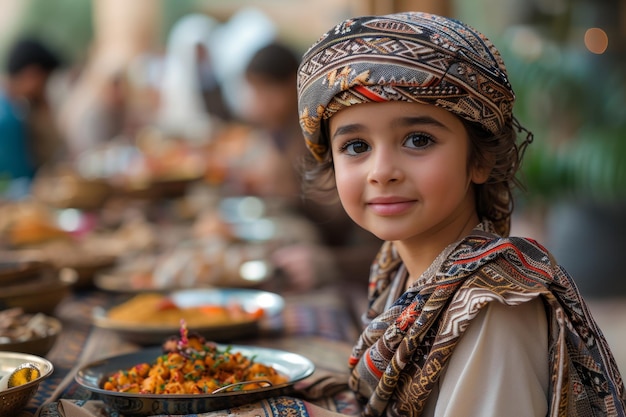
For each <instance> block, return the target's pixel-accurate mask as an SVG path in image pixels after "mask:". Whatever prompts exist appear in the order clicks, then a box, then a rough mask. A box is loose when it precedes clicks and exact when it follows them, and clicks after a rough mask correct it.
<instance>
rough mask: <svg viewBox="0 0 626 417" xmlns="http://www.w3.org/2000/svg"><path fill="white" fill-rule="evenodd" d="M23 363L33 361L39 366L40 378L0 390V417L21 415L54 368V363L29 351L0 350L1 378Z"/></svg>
mask: <svg viewBox="0 0 626 417" xmlns="http://www.w3.org/2000/svg"><path fill="white" fill-rule="evenodd" d="M23 363H32V364H34V365H35V366H36V367H37V368H39V373H40V375H39V378H36V379H34V380H32V381H30V382H28V383H26V384H24V385H20V386H17V387H13V388H8V389H6V390H4V391H0V417H15V416H17V415H19V414H20V412H21V411H22V410H23V409H24V408H25V407H26V406H27V405H28V402H29V401H30V399H31V398H33V396H34V395H35V393H36V392H37V389H38V388H39V384H40V383H41V381H43V380H44V379H46V378H48V377H49V376H50V375H51V374H52V371H53V370H54V367H53V366H52V363H51V362H50V361H48V360H46V359H44V358H42V357H39V356H36V355H30V354H27V353H17V352H0V378H1V377H3V376H4V375H6V374H9V373H11V372H12V371H13V370H14V369H15V368H17V367H18V366H20V365H21V364H23Z"/></svg>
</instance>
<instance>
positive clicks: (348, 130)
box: [332, 116, 450, 138]
mask: <svg viewBox="0 0 626 417" xmlns="http://www.w3.org/2000/svg"><path fill="white" fill-rule="evenodd" d="M416 125H432V126H436V127H440V128H443V129H446V130H450V129H449V128H448V126H446V125H445V124H443V123H441V122H440V121H439V120H437V119H435V118H433V117H431V116H415V117H413V116H408V117H399V118H397V119H394V120H393V122H392V127H409V126H416ZM365 129H366V128H365V126H364V125H363V124H360V123H354V124H348V125H343V126H339V127H338V128H337V130H336V131H335V133H334V134H333V136H332V138H335V137H337V136H340V135H346V134H352V133H358V132H362V131H363V130H365Z"/></svg>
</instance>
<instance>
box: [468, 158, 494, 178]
mask: <svg viewBox="0 0 626 417" xmlns="http://www.w3.org/2000/svg"><path fill="white" fill-rule="evenodd" d="M495 163H496V158H495V156H494V155H493V154H491V153H490V154H487V155H485V157H484V158H480V159H478V160H477V161H476V163H474V164H473V166H472V170H471V172H470V177H471V180H472V182H473V183H474V184H484V183H485V182H487V180H488V179H489V176H490V175H491V170H492V169H493V166H494V165H495Z"/></svg>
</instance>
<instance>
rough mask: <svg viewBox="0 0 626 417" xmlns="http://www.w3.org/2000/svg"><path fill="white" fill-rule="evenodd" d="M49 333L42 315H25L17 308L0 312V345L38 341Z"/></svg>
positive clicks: (49, 330) (49, 329)
mask: <svg viewBox="0 0 626 417" xmlns="http://www.w3.org/2000/svg"><path fill="white" fill-rule="evenodd" d="M51 331H52V329H51V328H50V326H49V325H48V322H47V320H46V316H45V315H44V314H42V313H37V314H34V315H33V314H25V313H24V310H22V309H21V308H19V307H15V308H10V309H7V310H2V311H0V343H14V342H23V341H27V340H32V339H40V338H43V337H46V336H48V335H49V334H50V332H51Z"/></svg>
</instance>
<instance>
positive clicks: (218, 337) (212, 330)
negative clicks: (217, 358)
mask: <svg viewBox="0 0 626 417" xmlns="http://www.w3.org/2000/svg"><path fill="white" fill-rule="evenodd" d="M168 296H169V297H170V298H171V299H172V301H174V303H175V304H176V305H177V306H179V307H181V308H188V307H198V306H203V305H219V306H227V305H229V304H232V303H235V304H239V305H241V306H242V307H243V309H244V310H245V311H248V312H254V311H257V310H258V309H259V308H261V309H263V311H264V315H263V317H261V318H259V319H250V320H248V321H238V322H234V323H223V324H219V325H207V326H200V327H193V326H189V331H193V332H196V333H199V334H201V335H202V336H204V337H205V338H207V339H208V340H212V341H216V342H224V341H230V340H233V339H236V338H241V337H247V336H252V335H254V334H255V333H256V332H257V331H258V329H259V321H260V320H262V319H263V318H269V317H273V316H276V315H278V314H280V313H281V312H282V311H283V309H284V307H285V300H284V299H283V298H282V297H281V296H280V295H278V294H274V293H272V292H269V291H260V290H252V289H239V288H216V289H208V288H207V289H194V290H181V291H175V292H172V293H170V294H169V295H168ZM93 323H94V325H95V326H96V327H99V328H102V329H108V330H111V331H114V332H116V333H117V334H118V335H119V336H121V337H122V338H124V339H126V340H128V341H130V342H133V343H137V344H140V345H157V344H158V345H161V344H162V343H163V342H164V341H165V340H166V339H167V338H168V337H170V336H172V335H177V334H178V333H179V330H180V327H179V326H163V325H158V326H148V325H146V324H136V323H125V322H122V321H119V320H112V319H110V318H108V317H107V310H105V309H101V308H97V309H95V310H94V314H93Z"/></svg>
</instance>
